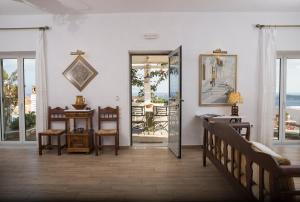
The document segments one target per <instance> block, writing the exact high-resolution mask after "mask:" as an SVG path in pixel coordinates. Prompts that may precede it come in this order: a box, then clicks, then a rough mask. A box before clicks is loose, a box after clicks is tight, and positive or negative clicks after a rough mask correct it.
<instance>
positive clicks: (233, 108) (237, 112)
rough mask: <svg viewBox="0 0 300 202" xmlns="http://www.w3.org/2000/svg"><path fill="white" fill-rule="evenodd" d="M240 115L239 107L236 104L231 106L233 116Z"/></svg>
mask: <svg viewBox="0 0 300 202" xmlns="http://www.w3.org/2000/svg"><path fill="white" fill-rule="evenodd" d="M238 115H239V107H238V106H237V105H236V104H233V105H232V106H231V116H238Z"/></svg>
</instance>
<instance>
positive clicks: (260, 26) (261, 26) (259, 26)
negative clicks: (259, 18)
mask: <svg viewBox="0 0 300 202" xmlns="http://www.w3.org/2000/svg"><path fill="white" fill-rule="evenodd" d="M255 27H256V28H259V29H262V28H264V27H300V25H261V24H257V25H255Z"/></svg>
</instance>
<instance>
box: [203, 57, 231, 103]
mask: <svg viewBox="0 0 300 202" xmlns="http://www.w3.org/2000/svg"><path fill="white" fill-rule="evenodd" d="M236 89H237V55H228V54H200V56H199V105H200V106H231V105H230V104H228V103H227V100H228V95H229V94H230V92H232V91H236Z"/></svg>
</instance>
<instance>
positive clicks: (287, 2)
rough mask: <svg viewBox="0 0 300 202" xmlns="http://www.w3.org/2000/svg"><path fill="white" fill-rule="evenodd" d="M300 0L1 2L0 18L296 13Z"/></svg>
mask: <svg viewBox="0 0 300 202" xmlns="http://www.w3.org/2000/svg"><path fill="white" fill-rule="evenodd" d="M299 11H300V0H1V1H0V15H23V14H89V13H143V12H299Z"/></svg>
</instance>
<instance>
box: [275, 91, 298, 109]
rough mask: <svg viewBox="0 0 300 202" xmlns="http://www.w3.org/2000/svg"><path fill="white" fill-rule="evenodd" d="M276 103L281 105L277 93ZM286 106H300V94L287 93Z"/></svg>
mask: <svg viewBox="0 0 300 202" xmlns="http://www.w3.org/2000/svg"><path fill="white" fill-rule="evenodd" d="M275 105H276V106H279V95H276V101H275ZM286 106H288V107H291V106H300V95H295V94H293V95H291V94H287V95H286Z"/></svg>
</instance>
